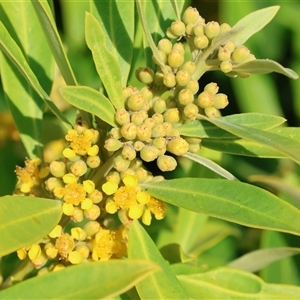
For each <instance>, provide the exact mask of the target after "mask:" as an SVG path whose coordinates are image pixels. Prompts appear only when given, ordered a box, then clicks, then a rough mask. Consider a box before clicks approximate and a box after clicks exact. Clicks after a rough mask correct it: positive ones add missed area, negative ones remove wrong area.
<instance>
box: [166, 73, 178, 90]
mask: <svg viewBox="0 0 300 300" xmlns="http://www.w3.org/2000/svg"><path fill="white" fill-rule="evenodd" d="M163 83H164V85H165V86H166V87H168V88H172V87H174V86H175V85H176V77H175V75H174V74H173V73H168V74H165V75H164V77H163Z"/></svg>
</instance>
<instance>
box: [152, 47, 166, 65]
mask: <svg viewBox="0 0 300 300" xmlns="http://www.w3.org/2000/svg"><path fill="white" fill-rule="evenodd" d="M157 53H158V55H159V57H155V56H154V55H153V56H152V60H153V62H154V63H155V64H157V65H160V63H159V61H158V59H160V60H161V61H162V62H163V63H164V64H165V63H167V54H166V53H164V52H162V51H160V50H158V51H157Z"/></svg>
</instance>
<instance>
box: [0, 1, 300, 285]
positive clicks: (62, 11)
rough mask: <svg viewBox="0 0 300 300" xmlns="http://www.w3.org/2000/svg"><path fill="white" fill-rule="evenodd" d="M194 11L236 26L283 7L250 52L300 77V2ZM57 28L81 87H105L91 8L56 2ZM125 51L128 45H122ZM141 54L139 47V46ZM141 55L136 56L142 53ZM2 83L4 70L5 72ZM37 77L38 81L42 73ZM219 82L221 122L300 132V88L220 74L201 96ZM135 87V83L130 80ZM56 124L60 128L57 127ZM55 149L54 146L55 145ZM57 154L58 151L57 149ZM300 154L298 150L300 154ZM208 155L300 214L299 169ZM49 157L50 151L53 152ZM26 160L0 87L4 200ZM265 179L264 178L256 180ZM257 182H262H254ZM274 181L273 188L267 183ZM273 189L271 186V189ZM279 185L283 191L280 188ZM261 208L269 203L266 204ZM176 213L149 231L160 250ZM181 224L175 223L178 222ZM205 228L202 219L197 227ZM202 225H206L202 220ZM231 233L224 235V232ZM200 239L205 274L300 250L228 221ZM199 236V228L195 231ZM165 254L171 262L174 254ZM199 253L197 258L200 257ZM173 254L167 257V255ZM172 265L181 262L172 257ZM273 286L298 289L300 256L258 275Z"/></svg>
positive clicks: (275, 77)
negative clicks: (279, 124)
mask: <svg viewBox="0 0 300 300" xmlns="http://www.w3.org/2000/svg"><path fill="white" fill-rule="evenodd" d="M191 5H192V6H194V7H197V9H198V10H199V12H200V14H201V15H202V16H203V17H204V18H205V20H206V21H212V20H214V21H218V22H219V23H223V22H226V23H229V24H230V25H232V26H233V25H234V24H235V23H236V22H237V21H238V20H239V19H240V18H242V17H243V16H245V15H247V14H249V13H251V12H253V11H255V10H258V9H261V8H264V7H267V6H272V5H280V7H281V8H280V10H279V12H278V14H277V15H276V16H275V18H274V19H273V20H272V21H271V23H270V24H268V25H267V26H266V27H265V28H264V29H263V30H262V31H261V32H259V33H257V34H255V35H254V36H253V37H252V38H251V39H250V40H249V41H247V43H246V46H247V47H248V48H249V49H250V50H251V52H252V53H253V54H254V55H255V56H256V57H257V58H270V59H272V60H275V61H277V62H279V63H280V64H282V65H283V66H284V67H288V68H291V69H293V70H294V71H296V72H297V73H298V74H300V26H298V23H299V19H300V2H299V1H296V0H295V1H256V0H252V1H222V0H219V1H200V0H197V1H195V0H194V1H192V2H191ZM54 8H55V14H56V21H57V26H58V29H59V31H60V33H61V36H62V39H63V41H64V43H65V46H66V49H67V53H68V57H69V59H70V63H71V66H72V68H73V70H74V73H75V75H76V77H77V80H78V82H80V84H82V85H88V86H91V87H94V88H99V87H100V81H99V78H98V76H97V73H96V70H95V67H94V64H93V61H92V56H91V54H90V52H89V50H88V48H87V46H86V44H85V39H84V17H85V16H84V13H83V12H84V11H88V10H89V4H88V1H67V0H61V1H54ZM124 47H126V45H124ZM136 47H137V48H138V47H139V45H138V44H137V45H136ZM138 50H139V49H135V52H136V53H139V51H138ZM139 58H140V59H138V60H137V62H136V66H137V67H142V66H144V65H145V63H144V60H143V57H142V55H140V54H139ZM0 76H1V70H0ZM37 77H38V74H37ZM212 81H213V82H217V83H218V85H219V87H220V92H222V93H226V94H227V95H228V97H229V101H230V105H229V106H228V107H227V108H226V109H224V111H223V115H229V114H236V113H246V112H260V113H266V114H273V115H279V116H283V117H285V118H286V119H287V123H286V124H287V125H289V126H292V127H299V125H300V83H299V80H295V81H293V80H291V79H289V78H287V77H284V76H283V75H280V74H276V73H273V74H268V75H252V76H251V77H249V78H247V79H241V78H229V77H226V76H225V75H224V74H223V73H221V72H213V73H208V74H205V76H203V77H202V78H201V80H200V82H199V83H200V90H201V88H203V87H204V86H205V85H206V84H207V83H209V82H212ZM129 83H130V84H132V85H134V84H136V83H137V81H136V80H135V79H134V72H133V73H132V76H131V79H130V81H129ZM63 84H64V83H63V79H62V78H61V77H60V76H59V74H58V75H57V76H56V79H55V82H54V88H53V90H52V94H51V95H52V99H53V100H54V101H55V102H56V103H57V104H58V106H59V107H60V108H61V109H62V110H64V111H65V112H66V113H67V114H71V115H72V114H73V115H74V113H75V111H74V110H73V109H72V108H70V107H69V106H68V105H66V104H65V103H64V102H62V100H61V98H60V97H59V94H58V92H57V87H59V86H61V85H63ZM53 125H55V120H54V118H53V116H51V115H50V114H49V115H48V114H47V113H46V114H45V121H44V131H45V142H49V141H51V140H54V141H55V140H57V139H59V138H60V137H62V134H63V133H62V132H61V130H59V126H57V128H58V130H57V131H55V130H53ZM56 125H57V124H56ZM49 147H51V145H50V146H49ZM55 147H56V146H55ZM299 150H300V149H299ZM201 151H203V152H202V153H204V154H205V155H207V156H209V157H210V158H213V159H215V160H216V161H217V162H218V163H220V164H221V165H222V166H223V167H224V168H226V169H227V170H228V171H230V172H231V173H233V174H234V175H235V176H236V177H238V178H239V179H240V180H243V181H249V180H251V176H252V179H253V180H255V181H256V182H258V183H259V184H260V185H261V186H263V187H265V188H267V189H269V190H271V191H272V192H274V193H276V194H277V195H278V196H280V197H281V198H282V199H285V200H286V201H290V202H291V203H293V204H294V205H296V206H298V207H300V192H299V190H300V189H299V186H300V169H299V167H298V166H296V165H295V164H294V163H293V162H291V161H288V160H276V159H256V158H249V157H237V156H234V157H233V156H231V155H228V154H224V155H221V153H217V152H214V151H211V150H210V151H208V150H207V149H202V150H201ZM50 152H51V151H50ZM25 156H26V153H25V151H24V148H23V147H22V143H21V142H20V139H19V136H18V132H17V130H16V128H15V126H14V124H13V120H12V118H11V116H10V114H9V112H8V111H7V106H6V104H5V99H4V95H3V90H2V89H1V88H0V166H1V168H0V195H1V196H2V195H6V194H11V193H12V191H13V189H14V185H15V183H16V178H15V173H14V169H15V165H17V164H18V165H23V161H24V157H25ZM176 172H177V174H176V173H175V174H174V173H172V174H171V175H170V176H174V175H175V176H179V175H180V176H193V177H212V176H215V175H213V174H212V173H210V172H209V171H207V170H206V169H204V168H201V166H199V165H197V166H194V165H193V164H190V163H189V162H187V161H185V160H184V159H183V160H182V161H181V165H180V168H179V169H178V170H177V171H176ZM253 175H260V177H256V178H255V177H253ZM257 178H258V180H256V179H257ZM267 179H268V180H269V181H268V180H267ZM270 182H271V183H270ZM275 183H277V185H276V184H275ZM262 201H263V199H262ZM176 213H177V211H175V209H173V208H170V210H169V213H168V214H167V218H166V220H164V221H160V222H164V223H163V224H164V230H161V228H162V227H161V224H162V223H159V224H158V223H154V224H153V226H151V232H152V236H153V238H155V239H156V241H157V243H158V245H160V246H164V245H165V244H166V243H167V240H168V234H169V232H170V231H171V230H172V228H173V226H174V219H175V218H176ZM176 220H177V219H176ZM199 222H200V223H201V222H202V221H201V220H200V221H199ZM203 223H204V221H203ZM224 227H226V230H224ZM158 229H159V234H158ZM202 229H203V230H201V233H200V234H199V239H200V240H202V244H201V247H200V248H199V249H198V255H199V254H200V255H199V257H198V259H197V261H196V264H197V266H199V267H201V268H203V270H205V269H206V268H208V266H209V267H210V268H211V267H213V266H218V265H224V264H226V263H228V262H229V261H231V260H232V259H234V258H236V257H238V256H240V255H242V254H244V253H247V252H249V251H251V250H255V249H257V248H268V247H275V246H294V247H300V238H299V237H297V236H291V235H288V234H283V233H277V232H276V233H275V232H269V231H261V230H257V229H251V228H245V227H242V226H239V225H234V224H229V223H226V222H224V221H216V220H213V219H212V218H211V221H210V222H208V223H206V225H204V226H203V228H202ZM195 230H196V229H195ZM172 250H173V251H168V249H167V251H164V252H163V253H165V255H166V256H168V255H170V253H172V255H174V253H175V252H176V250H175V249H172ZM196 252H197V251H196ZM168 253H169V254H168ZM166 258H168V259H170V260H172V259H173V262H176V258H170V257H166ZM260 275H261V276H262V278H263V279H264V280H265V281H267V282H274V283H289V284H296V285H299V284H300V257H299V256H296V257H292V258H287V259H284V260H281V261H280V262H277V263H273V264H272V265H270V266H269V267H267V268H265V269H264V270H262V271H261V272H260Z"/></svg>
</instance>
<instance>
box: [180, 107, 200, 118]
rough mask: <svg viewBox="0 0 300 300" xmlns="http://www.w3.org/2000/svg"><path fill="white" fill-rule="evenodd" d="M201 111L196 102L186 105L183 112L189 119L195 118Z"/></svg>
mask: <svg viewBox="0 0 300 300" xmlns="http://www.w3.org/2000/svg"><path fill="white" fill-rule="evenodd" d="M198 113H199V109H198V106H197V105H195V104H194V103H190V104H188V105H186V106H185V107H184V109H183V114H184V116H185V117H186V118H188V119H194V118H196V116H197V115H198Z"/></svg>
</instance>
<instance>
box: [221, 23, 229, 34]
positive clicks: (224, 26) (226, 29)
mask: <svg viewBox="0 0 300 300" xmlns="http://www.w3.org/2000/svg"><path fill="white" fill-rule="evenodd" d="M230 29H231V26H230V25H229V24H227V23H222V24H221V25H220V33H224V32H226V31H229V30H230Z"/></svg>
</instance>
